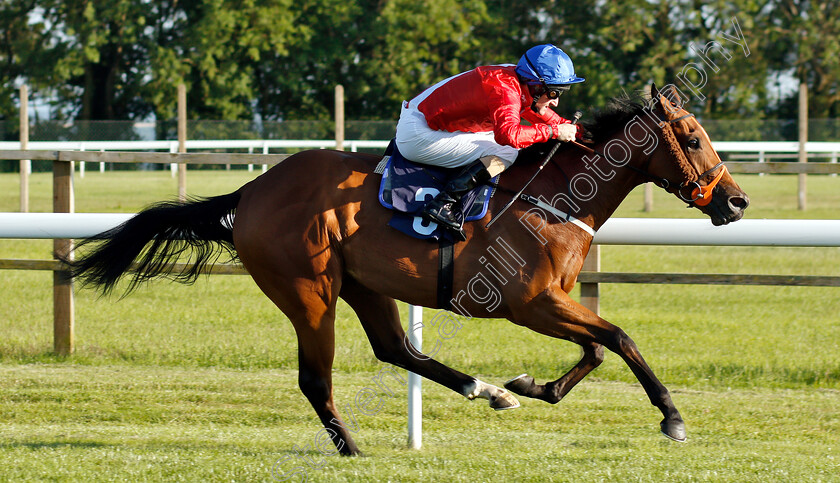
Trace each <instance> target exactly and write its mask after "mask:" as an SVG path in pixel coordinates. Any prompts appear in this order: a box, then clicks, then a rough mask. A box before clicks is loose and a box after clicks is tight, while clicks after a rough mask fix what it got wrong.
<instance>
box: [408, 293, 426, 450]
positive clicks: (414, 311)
mask: <svg viewBox="0 0 840 483" xmlns="http://www.w3.org/2000/svg"><path fill="white" fill-rule="evenodd" d="M408 341H409V342H410V343H411V345H413V346H414V348H415V349H417V351H421V350H423V347H422V345H423V307H417V306H415V305H409V306H408ZM421 380H422V378H421V377H420V376H418V375H417V374H415V373H413V372H411V371H409V372H408V445H409V446H411V447H412V448H414V449H420V447H421V446H422V445H423V400H422V398H423V396H422V394H421Z"/></svg>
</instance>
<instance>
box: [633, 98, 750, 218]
mask: <svg viewBox="0 0 840 483" xmlns="http://www.w3.org/2000/svg"><path fill="white" fill-rule="evenodd" d="M650 91H651V92H650V94H651V102H650V104H649V108H651V109H652V112H653V114H654V117H655V118H658V126H659V127H658V130H659V131H660V133H661V135H660V137H659V141H660V145H659V146H658V147H657V149H656V150H655V151H654V152H653V154H652V155H651V158H650V160H649V164H648V166H647V168H646V169H645V171H647V174H649V175H650V176H651V178H653V179H654V180H655V181H656V182H657V184H659V185H660V186H661V187H663V188H665V189H666V190H667V191H668V192H670V193H673V194H674V195H676V196H678V197H679V198H680V199H682V200H683V201H685V202H686V203H688V204H689V206H694V207H696V208H697V209H699V210H700V211H702V212H703V213H705V214H706V215H708V216H709V218H711V220H712V223H713V224H714V225H715V226H717V225H725V224H727V223H730V222H733V221H738V220H740V219H741V217H742V216H744V210H745V209H746V208H747V206H749V204H750V199H749V197H748V196H747V194H746V193H744V191H743V190H742V189H741V188H740V187H739V186H738V184H737V183H736V182H735V180H733V179H732V176H730V175H729V171H728V170H727V169H726V166H725V165H724V164H723V161H721V159H720V156H718V153H717V152H716V151H715V150H714V148H713V147H712V142H711V140H710V139H709V135H708V134H706V130H705V129H703V126H701V125H700V123H699V122H698V121H697V119H696V118H695V117H694V115H693V114H691V113H689V112H688V111H686V110H685V109H683V108H682V106H681V105H680V104H679V103H678V102H677V100H679V99H680V98H679V96H678V94H677V92H676V89H673V90H671V91H669V92H665V93H663V92H660V91H659V90H658V89H657V88H656V86H653V85H652V86H651V89H650Z"/></svg>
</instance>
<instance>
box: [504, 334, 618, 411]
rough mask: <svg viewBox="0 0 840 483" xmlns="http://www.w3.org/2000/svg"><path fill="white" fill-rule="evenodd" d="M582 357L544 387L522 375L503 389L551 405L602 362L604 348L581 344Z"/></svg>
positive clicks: (592, 344) (591, 344) (531, 378)
mask: <svg viewBox="0 0 840 483" xmlns="http://www.w3.org/2000/svg"><path fill="white" fill-rule="evenodd" d="M581 347H582V348H583V356H582V357H581V358H580V361H579V362H578V363H577V364H575V366H574V367H572V368H571V369H569V372H567V373H566V374H564V375H563V377H561V378H560V379H557V380H556V381H552V382H548V383H546V384H544V385H540V384H536V383H535V382H534V378H533V377H531V376H529V375H527V374H522V375H520V376H517V377H515V378H513V379H511V380H509V381H508V382H506V383H505V387H506V388H507V389H509V390H511V391H513V392H515V393H516V394H520V395H522V396H527V397H532V398H536V399H542V400H543V401H546V402H549V403H551V404H556V403H558V402H560V400H561V399H563V397H564V396H565V395H566V394H568V393H569V391H571V390H572V388H573V387H575V385H577V383H579V382H580V381H581V380H583V378H584V377H586V375H587V374H589V373H590V372H592V370H593V369H595V368H596V367H598V366H600V365H601V363H602V362H604V346H603V345H601V344H598V343H595V342H589V343H586V342H584V343H581Z"/></svg>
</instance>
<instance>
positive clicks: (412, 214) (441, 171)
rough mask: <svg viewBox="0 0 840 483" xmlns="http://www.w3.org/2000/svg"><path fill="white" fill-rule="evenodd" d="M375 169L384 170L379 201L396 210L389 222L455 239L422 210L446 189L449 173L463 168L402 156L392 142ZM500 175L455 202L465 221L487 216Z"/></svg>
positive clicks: (423, 235)
mask: <svg viewBox="0 0 840 483" xmlns="http://www.w3.org/2000/svg"><path fill="white" fill-rule="evenodd" d="M388 152H390V156H388V155H387V153H388ZM376 172H381V173H382V181H381V182H380V184H379V203H380V204H382V206H384V207H385V208H387V209H389V210H393V211H394V214H393V216H392V217H391V220H390V221H389V222H388V225H389V226H391V227H393V228H396V229H397V230H399V231H401V232H403V233H405V234H406V235H409V236H413V237H415V238H419V239H421V240H440V239H441V238H444V239H448V240H450V241H452V240H453V236H452V234H451V233H449V231H448V230H446V229H444V228H443V227H441V226H439V225H438V224H437V223H432V222H428V221H426V220H424V219H423V217H422V216H421V215H420V212H421V211H422V209H423V206H424V205H425V204H426V203H427V202H429V201H431V200H432V198H434V197H435V195H436V194H438V193H439V192H440V191H441V190H442V189H443V187H444V186H445V185H446V181H447V180H448V179H449V177H450V176H454V175H456V174H458V173H459V172H460V168H455V169H445V168H438V167H435V166H428V165H424V164H418V163H414V162H412V161H409V160H407V159H405V158H403V157H402V155H401V154H400V152H399V150H397V147H396V146H395V145H394V143H393V142H392V143H391V145H390V146H388V150H387V151H386V156H385V157H384V158H383V159H382V161H381V162H380V164H379V166H377V171H376ZM498 178H499V177H498V176H496V177H495V178H493V179H492V180H491V183H492V185H491V184H485V185H481V186H477V187H476V188H475V189H473V190H472V191H470V192H469V193H467V194H466V195H464V197H463V198H461V200H460V201H459V202H458V203H456V205H455V207H454V210H455V211H456V212H459V213H461V216H462V217H463V219H464V221H472V220H479V219H481V218H484V215H485V214H487V205H488V204H489V202H490V198H491V197H492V196H493V193H494V191H495V184H496V182H498Z"/></svg>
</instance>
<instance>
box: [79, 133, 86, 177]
mask: <svg viewBox="0 0 840 483" xmlns="http://www.w3.org/2000/svg"><path fill="white" fill-rule="evenodd" d="M79 151H80V152H85V143H84V142H82V143H81V144H79ZM84 177H85V162H84V161H79V178H84Z"/></svg>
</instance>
